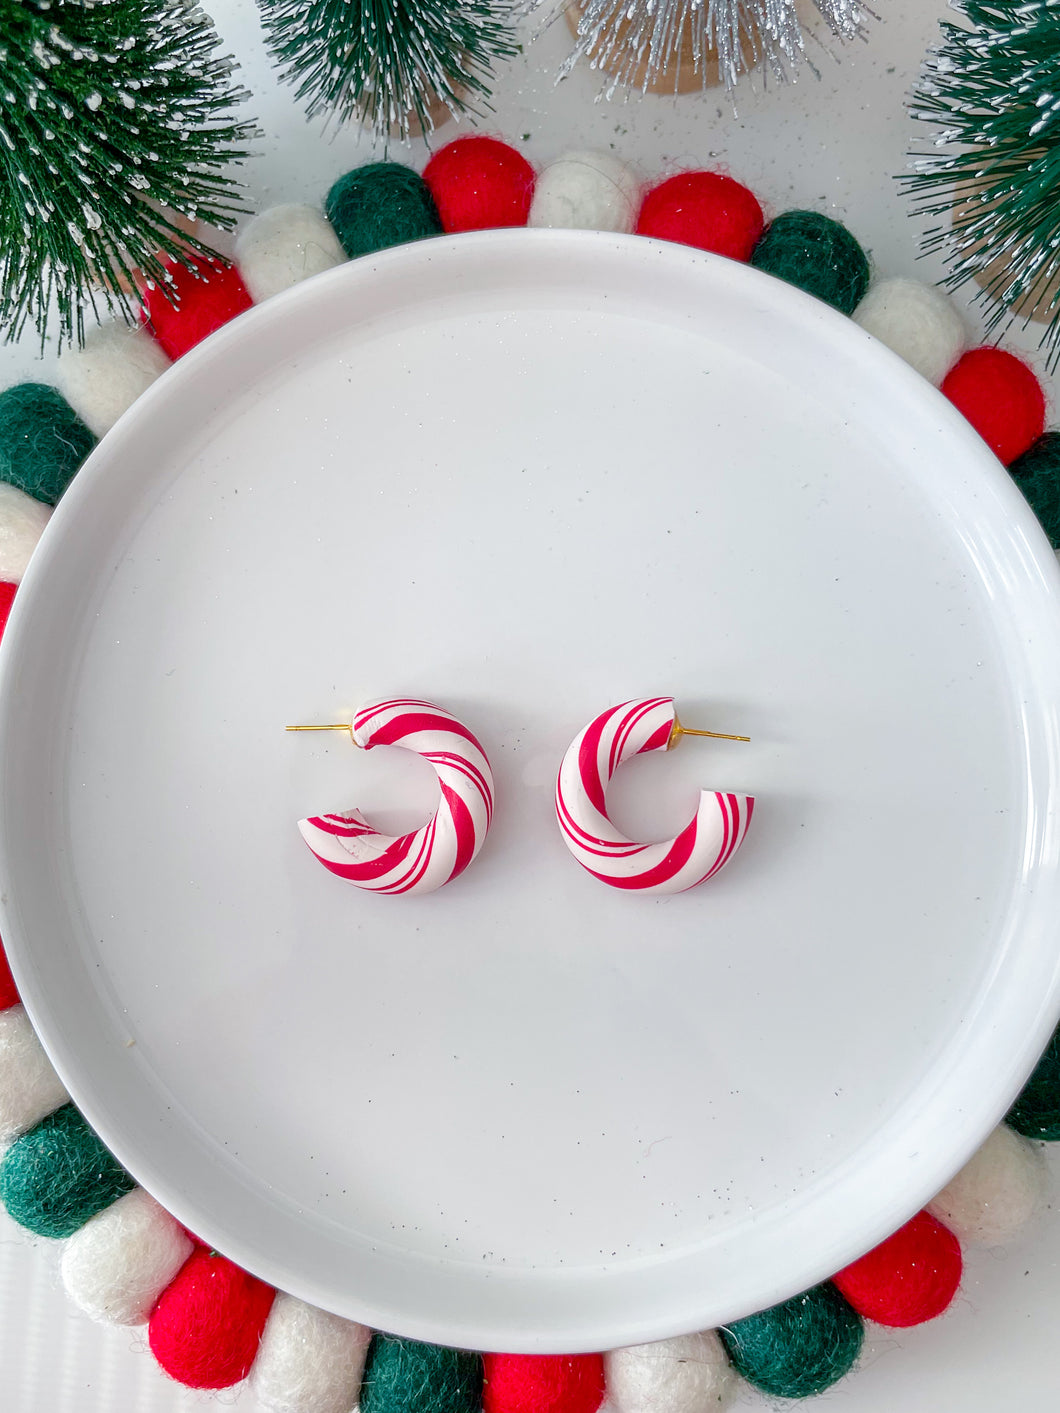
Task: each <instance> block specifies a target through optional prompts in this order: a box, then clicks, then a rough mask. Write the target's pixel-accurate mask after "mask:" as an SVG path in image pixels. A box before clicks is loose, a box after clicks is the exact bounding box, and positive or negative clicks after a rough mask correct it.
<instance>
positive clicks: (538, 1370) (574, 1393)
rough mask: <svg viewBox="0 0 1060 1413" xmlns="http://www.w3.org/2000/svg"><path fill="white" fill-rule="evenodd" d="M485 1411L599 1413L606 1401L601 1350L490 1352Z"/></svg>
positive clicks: (483, 1396) (484, 1388)
mask: <svg viewBox="0 0 1060 1413" xmlns="http://www.w3.org/2000/svg"><path fill="white" fill-rule="evenodd" d="M483 1363H484V1366H485V1372H484V1382H483V1389H482V1409H483V1413H596V1410H597V1409H598V1408H599V1407H600V1405H601V1403H603V1401H604V1361H603V1358H602V1357H601V1356H600V1355H599V1354H487V1355H486V1356H485V1359H484V1360H483Z"/></svg>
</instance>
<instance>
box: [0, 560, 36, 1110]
mask: <svg viewBox="0 0 1060 1413" xmlns="http://www.w3.org/2000/svg"><path fill="white" fill-rule="evenodd" d="M17 587H18V585H17V584H0V637H2V636H3V631H4V628H5V627H6V626H7V615H8V614H9V613H10V612H11V605H12V604H13V603H14V601H15V590H16V588H17ZM17 1005H18V988H17V987H16V985H15V978H14V977H13V976H12V975H11V967H10V966H9V964H8V960H7V953H6V952H5V951H4V949H3V945H2V944H0V1013H2V1012H4V1011H7V1010H10V1008H11V1007H12V1006H17ZM26 1127H27V1128H30V1127H32V1125H30V1124H27V1125H26Z"/></svg>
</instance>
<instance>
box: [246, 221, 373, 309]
mask: <svg viewBox="0 0 1060 1413" xmlns="http://www.w3.org/2000/svg"><path fill="white" fill-rule="evenodd" d="M345 259H346V252H345V251H344V250H343V248H342V246H341V245H340V244H339V238H338V236H337V235H336V234H335V232H334V231H333V230H332V228H331V226H330V224H329V223H328V221H327V220H325V218H324V216H323V214H322V213H321V212H320V211H318V210H317V209H316V208H315V207H313V206H273V207H272V208H271V210H268V211H262V212H261V214H260V215H258V216H255V217H254V218H253V219H252V220H250V221H248V222H247V224H246V225H245V226H244V228H243V230H242V231H240V233H239V239H238V240H237V241H236V264H237V266H238V267H239V273H240V274H241V275H242V276H243V283H244V284H245V285H246V287H247V289H248V290H249V291H250V297H251V299H253V301H254V303H255V304H260V303H261V302H262V300H263V299H271V298H272V296H273V295H274V294H279V293H280V292H281V291H282V290H285V289H290V288H291V286H292V285H296V284H298V283H299V281H301V280H308V279H309V277H310V275H319V274H322V273H323V271H325V270H330V269H332V267H333V266H335V265H341V264H343V263H344V261H345Z"/></svg>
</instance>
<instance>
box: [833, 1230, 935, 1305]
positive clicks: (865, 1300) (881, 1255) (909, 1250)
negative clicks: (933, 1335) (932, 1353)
mask: <svg viewBox="0 0 1060 1413" xmlns="http://www.w3.org/2000/svg"><path fill="white" fill-rule="evenodd" d="M961 1266H962V1261H961V1245H960V1242H959V1241H958V1240H957V1238H956V1237H955V1236H954V1234H953V1232H951V1231H950V1230H949V1228H948V1227H944V1226H943V1225H942V1223H941V1222H937V1221H936V1220H935V1218H934V1217H932V1216H930V1215H929V1214H928V1213H927V1212H919V1213H918V1214H917V1215H916V1216H915V1217H914V1218H913V1220H912V1221H911V1222H906V1224H905V1226H904V1227H902V1228H901V1230H900V1231H896V1232H895V1234H894V1236H890V1237H888V1238H887V1240H886V1241H884V1242H882V1243H881V1244H880V1245H879V1246H877V1247H876V1248H875V1249H874V1250H872V1251H870V1252H869V1253H868V1255H867V1256H862V1258H861V1260H860V1261H855V1262H854V1264H853V1265H852V1266H848V1267H847V1268H846V1270H845V1271H840V1273H839V1275H837V1276H834V1277H833V1281H834V1283H835V1284H836V1285H837V1286H838V1287H839V1289H840V1290H841V1291H842V1293H843V1294H844V1295H845V1296H846V1298H847V1300H849V1301H850V1303H851V1305H853V1307H854V1309H855V1310H856V1311H857V1312H858V1314H859V1315H861V1316H863V1317H864V1318H865V1319H866V1320H875V1321H876V1323H877V1324H878V1325H890V1326H891V1327H892V1328H894V1329H905V1328H907V1327H908V1326H909V1325H922V1324H923V1323H924V1321H925V1320H933V1319H934V1318H935V1316H936V1315H941V1314H942V1312H943V1310H945V1309H946V1308H947V1307H948V1306H949V1304H950V1302H951V1301H952V1300H953V1297H954V1296H955V1295H956V1294H957V1287H958V1286H959V1285H960V1283H961Z"/></svg>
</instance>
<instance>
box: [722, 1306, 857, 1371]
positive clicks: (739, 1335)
mask: <svg viewBox="0 0 1060 1413" xmlns="http://www.w3.org/2000/svg"><path fill="white" fill-rule="evenodd" d="M720 1333H721V1338H722V1340H723V1342H724V1344H725V1347H726V1349H727V1350H728V1351H729V1357H730V1359H731V1360H732V1362H733V1365H734V1367H735V1368H736V1370H737V1371H738V1372H739V1373H740V1374H742V1375H743V1377H744V1378H745V1379H746V1380H747V1382H748V1383H749V1384H753V1385H754V1387H755V1388H757V1389H761V1391H762V1392H763V1393H765V1394H768V1395H769V1396H770V1397H771V1398H809V1397H810V1396H811V1395H813V1394H815V1393H823V1392H824V1390H825V1389H827V1388H831V1387H832V1385H833V1384H835V1383H838V1381H839V1380H840V1379H841V1378H842V1377H843V1375H844V1374H846V1373H848V1372H849V1370H850V1369H852V1368H853V1366H854V1361H855V1360H856V1359H857V1357H858V1355H859V1354H860V1353H861V1345H862V1341H863V1339H864V1337H865V1328H864V1326H863V1325H862V1323H861V1320H860V1318H859V1317H858V1314H857V1312H856V1311H855V1310H854V1309H853V1307H852V1306H850V1305H848V1303H847V1302H846V1300H844V1299H843V1296H842V1295H841V1294H840V1293H839V1291H838V1290H837V1289H836V1287H835V1286H834V1285H831V1284H828V1283H826V1284H824V1285H818V1286H814V1288H813V1289H812V1290H808V1291H806V1292H805V1293H804V1294H803V1295H796V1296H794V1297H793V1298H792V1299H791V1300H785V1301H784V1302H783V1304H781V1305H775V1306H774V1307H773V1309H772V1310H763V1311H762V1312H761V1313H760V1314H758V1315H749V1316H748V1317H747V1319H745V1320H735V1321H734V1322H733V1323H732V1324H731V1325H726V1326H725V1327H724V1328H723V1329H722V1330H721V1331H720Z"/></svg>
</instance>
